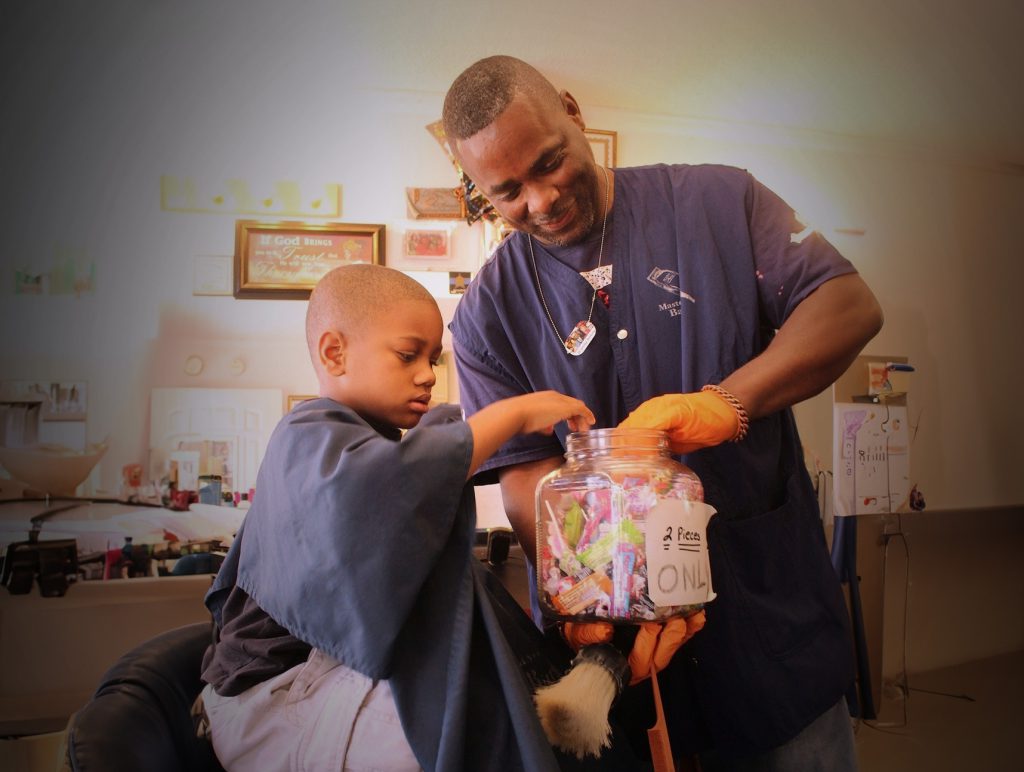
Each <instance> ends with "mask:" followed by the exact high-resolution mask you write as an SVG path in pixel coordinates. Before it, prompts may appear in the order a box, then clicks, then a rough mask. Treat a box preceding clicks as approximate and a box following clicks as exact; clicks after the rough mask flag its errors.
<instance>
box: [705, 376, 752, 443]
mask: <svg viewBox="0 0 1024 772" xmlns="http://www.w3.org/2000/svg"><path fill="white" fill-rule="evenodd" d="M701 391H713V392H714V393H715V394H717V395H718V396H719V397H721V398H722V399H724V400H725V401H726V402H728V403H729V406H730V407H731V408H732V409H733V410H735V411H736V417H737V418H738V419H739V422H740V428H739V429H737V431H736V436H735V437H733V438H732V439H731V440H729V442H739V441H740V440H742V439H743V438H744V437H746V436H747V430H748V429H750V416H748V415H747V409H746V408H745V407H743V403H742V402H740V401H739V400H738V399H736V397H735V396H733V395H732V394H731V393H730V392H728V391H726V390H725V389H723V388H722V387H721V386H719V385H718V384H715V383H709V384H708V385H707V386H704V387H703V388H701Z"/></svg>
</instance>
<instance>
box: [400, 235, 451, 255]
mask: <svg viewBox="0 0 1024 772" xmlns="http://www.w3.org/2000/svg"><path fill="white" fill-rule="evenodd" d="M402 254H403V255H404V256H405V257H412V258H426V259H430V258H439V257H448V230H447V229H445V228H410V229H409V230H407V231H406V232H405V234H404V236H403V238H402Z"/></svg>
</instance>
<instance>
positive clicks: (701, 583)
mask: <svg viewBox="0 0 1024 772" xmlns="http://www.w3.org/2000/svg"><path fill="white" fill-rule="evenodd" d="M566 448H567V450H566V454H565V457H566V463H565V464H564V465H563V466H562V467H561V468H559V469H556V470H555V471H553V472H551V473H550V474H548V475H546V476H545V477H544V478H542V479H541V481H540V482H539V483H538V484H537V496H536V518H537V522H536V525H537V555H536V562H535V564H534V565H535V566H536V571H537V596H538V598H539V599H540V603H541V608H542V609H543V610H544V612H545V613H546V614H548V615H551V616H556V617H558V618H560V619H575V620H580V621H597V620H600V621H607V622H642V621H650V620H660V619H666V618H668V617H672V616H680V615H683V616H685V615H688V614H690V613H692V612H694V611H696V610H697V609H699V608H701V607H702V606H703V605H704V604H705V603H706V602H707V601H709V600H711V599H712V598H714V597H715V594H714V591H713V590H712V587H711V570H710V566H709V564H708V550H707V523H708V519H709V518H710V517H711V515H712V514H714V511H715V510H714V509H713V508H712V507H710V506H708V505H707V504H705V503H704V489H703V487H702V485H701V482H700V479H699V478H698V477H697V475H696V474H694V473H693V471H692V470H691V469H690V468H689V467H687V466H685V465H683V464H681V463H679V462H678V461H676V460H675V459H674V458H672V456H671V454H670V451H669V444H668V436H667V435H666V434H665V432H662V431H656V430H650V429H594V430H591V431H589V432H575V433H572V434H570V435H569V437H568V439H567V442H566Z"/></svg>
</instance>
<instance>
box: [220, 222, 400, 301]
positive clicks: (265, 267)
mask: <svg viewBox="0 0 1024 772" xmlns="http://www.w3.org/2000/svg"><path fill="white" fill-rule="evenodd" d="M383 262H384V226H383V225H368V224H345V223H301V222H276V223H270V222H261V221H259V220H237V221H236V222H235V297H236V298H296V299H300V300H301V299H306V298H308V297H309V293H310V292H311V291H312V289H313V286H314V285H315V284H316V283H317V281H318V280H319V279H320V277H321V276H323V275H324V274H325V273H327V272H328V271H330V270H331V269H332V268H336V267H338V266H339V265H348V264H349V263H377V264H383Z"/></svg>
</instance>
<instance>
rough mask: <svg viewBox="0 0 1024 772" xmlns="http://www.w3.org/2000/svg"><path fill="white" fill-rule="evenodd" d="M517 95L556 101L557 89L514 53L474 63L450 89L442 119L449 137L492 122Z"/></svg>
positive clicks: (468, 133)
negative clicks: (514, 55)
mask: <svg viewBox="0 0 1024 772" xmlns="http://www.w3.org/2000/svg"><path fill="white" fill-rule="evenodd" d="M518 96H526V97H528V98H531V99H537V100H539V101H541V103H543V102H545V101H550V102H551V103H553V104H557V103H558V100H559V97H558V91H557V90H556V89H555V87H554V86H553V85H551V82H550V81H549V80H548V79H547V78H545V77H544V76H543V75H541V74H540V72H538V71H537V70H536V69H535V68H534V67H532V66H530V65H529V64H527V63H526V62H524V61H522V60H521V59H516V58H515V57H512V56H489V57H487V58H486V59H481V60H480V61H478V62H476V63H475V64H471V65H470V66H469V67H467V68H466V70H464V71H463V72H462V74H461V75H459V77H457V78H456V79H455V81H454V82H453V83H452V85H451V88H449V89H448V94H447V96H445V98H444V109H443V110H442V113H441V120H442V122H443V124H444V132H445V135H446V136H447V137H448V139H449V140H450V141H453V142H454V141H458V140H462V139H467V138H469V137H472V136H473V135H474V134H476V133H477V132H478V131H480V130H481V129H483V128H485V127H487V126H490V125H491V123H492V122H493V121H494V119H495V118H497V117H498V116H499V115H501V114H502V113H503V112H504V111H505V108H507V107H508V106H509V104H510V103H511V102H512V101H513V100H514V99H515V98H516V97H518Z"/></svg>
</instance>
